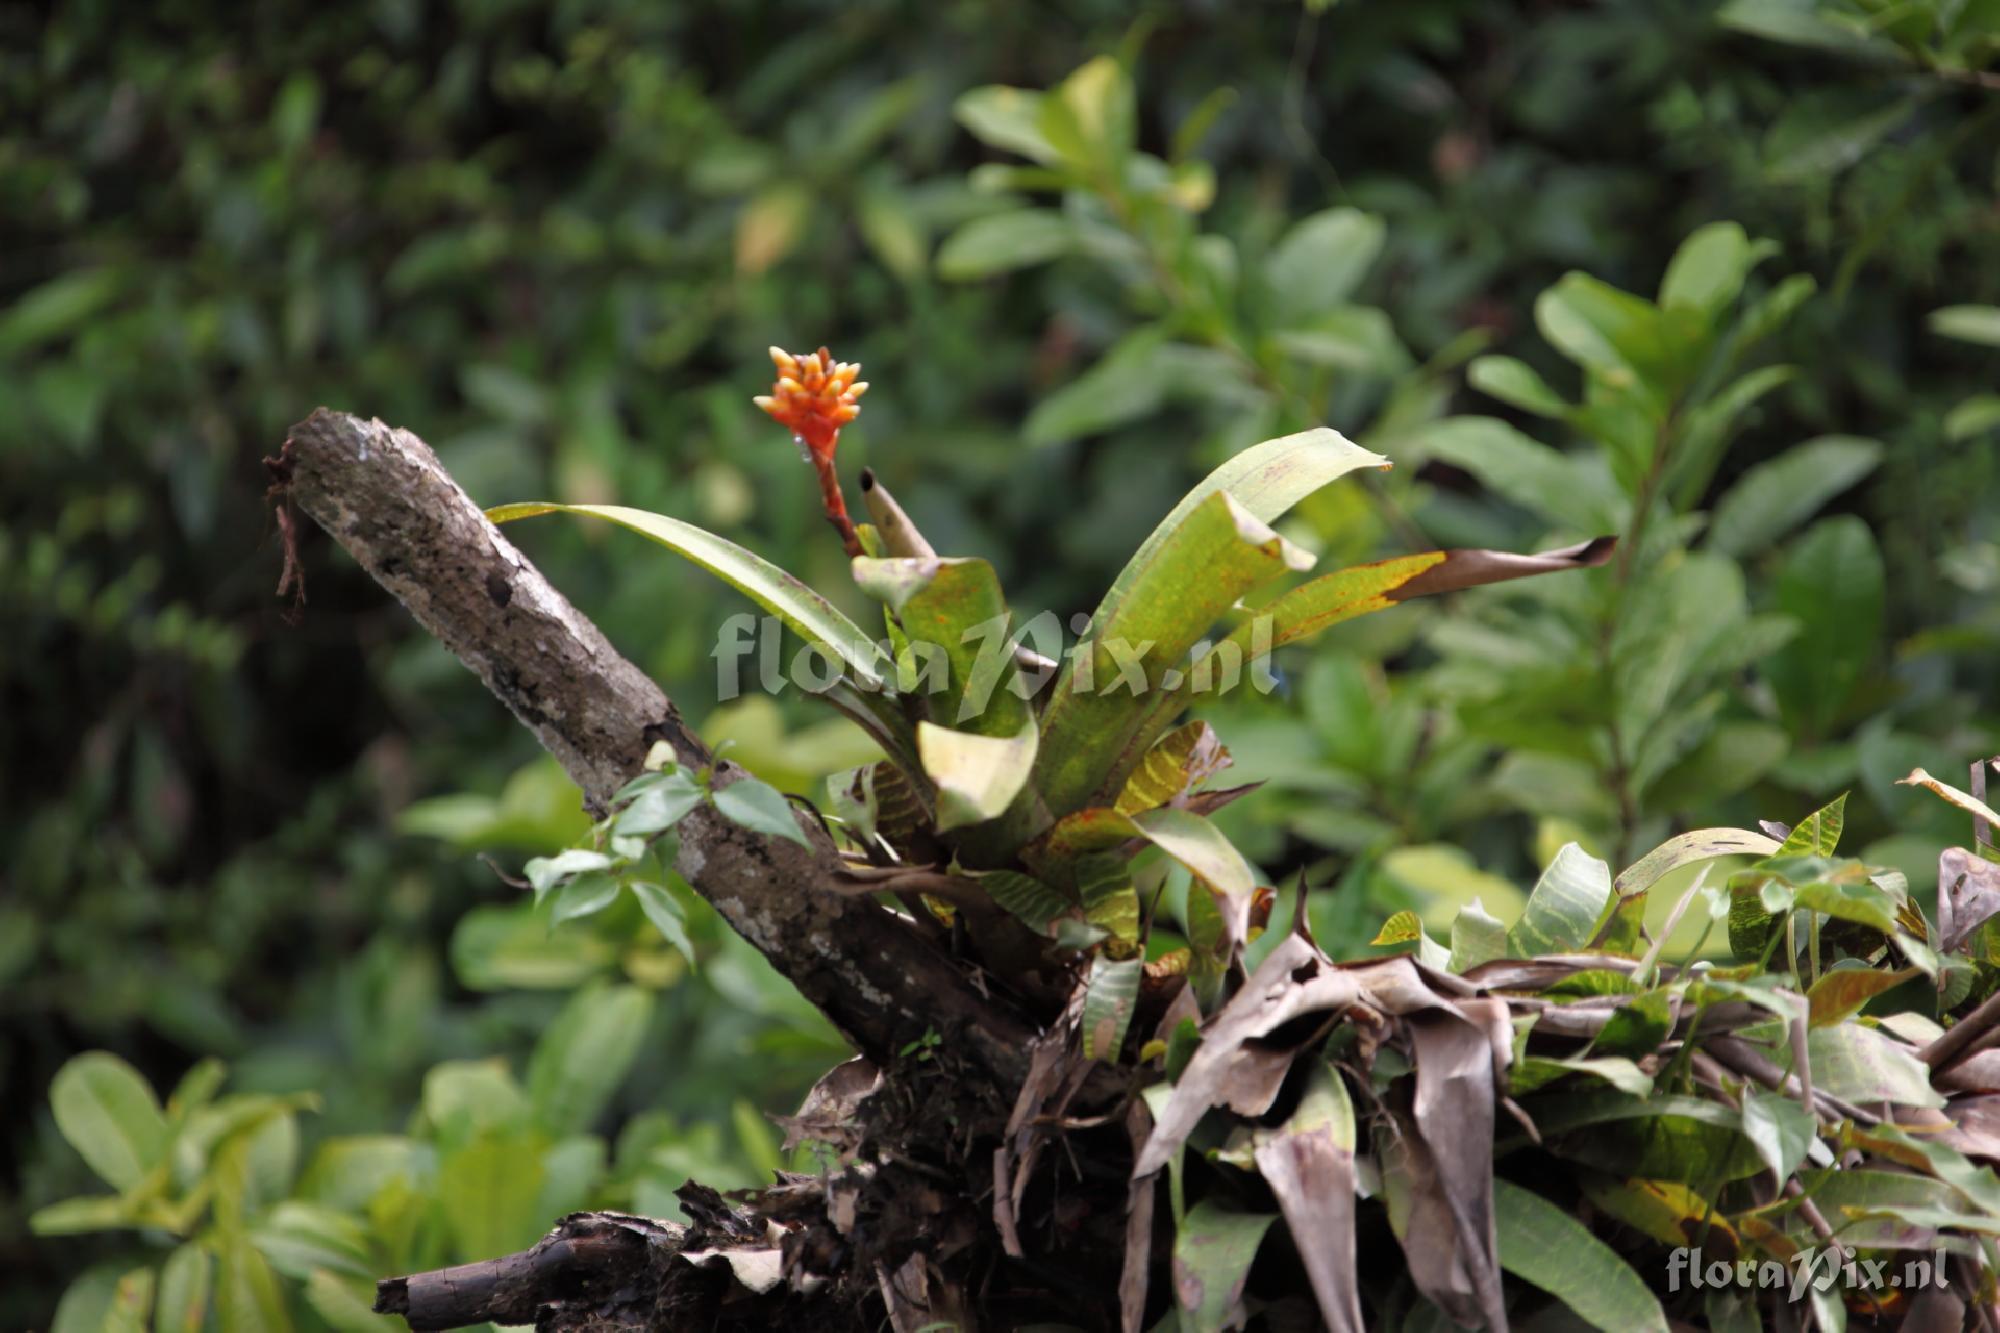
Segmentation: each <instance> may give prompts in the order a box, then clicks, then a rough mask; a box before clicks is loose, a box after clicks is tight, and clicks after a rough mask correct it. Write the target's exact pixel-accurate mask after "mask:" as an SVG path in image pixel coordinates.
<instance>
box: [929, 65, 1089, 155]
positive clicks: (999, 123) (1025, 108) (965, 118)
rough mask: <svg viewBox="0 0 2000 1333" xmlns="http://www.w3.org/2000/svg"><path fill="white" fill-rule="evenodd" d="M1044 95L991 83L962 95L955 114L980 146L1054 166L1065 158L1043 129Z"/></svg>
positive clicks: (953, 105) (957, 102)
mask: <svg viewBox="0 0 2000 1333" xmlns="http://www.w3.org/2000/svg"><path fill="white" fill-rule="evenodd" d="M1043 96H1044V95H1043V94H1042V93H1038V92H1031V91H1028V90H1027V89H1023V88H1008V87H1005V86H1002V85H999V84H990V85H988V86H986V87H983V88H974V89H973V90H972V91H970V92H968V93H964V94H962V95H961V96H960V97H959V99H958V101H956V102H955V103H953V104H952V114H953V115H955V116H956V117H957V118H958V123H959V124H961V125H963V126H965V128H966V129H967V130H970V131H971V132H972V136H973V137H974V138H976V139H978V140H979V141H980V142H981V143H984V144H988V145H990V146H992V147H994V148H1004V149H1006V150H1007V151H1008V152H1010V153H1019V154H1020V155H1021V156H1022V157H1026V158H1032V159H1033V160H1034V161H1037V162H1041V163H1043V164H1045V165H1050V166H1053V165H1055V164H1056V163H1058V162H1060V161H1061V160H1062V155H1061V154H1060V153H1058V152H1057V151H1056V149H1055V146H1054V145H1053V144H1051V143H1050V142H1049V141H1048V137H1047V136H1046V135H1044V134H1043V133H1042V131H1041V128H1040V126H1041V114H1042V100H1043Z"/></svg>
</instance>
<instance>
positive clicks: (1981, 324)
mask: <svg viewBox="0 0 2000 1333" xmlns="http://www.w3.org/2000/svg"><path fill="white" fill-rule="evenodd" d="M1925 322H1926V323H1927V324H1928V325H1929V326H1930V330H1931V332H1932V333H1936V334H1940V335H1942V336H1943V337H1946V338H1958V339H1961V340H1963V341H1965V342H1969V343H1981V344H1984V345H1985V346H1987V347H2000V305H1948V306H1945V307H1944V308H1943V309H1940V310H1933V311H1931V313H1930V318H1929V319H1928V320H1926V321H1925Z"/></svg>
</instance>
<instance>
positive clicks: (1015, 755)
mask: <svg viewBox="0 0 2000 1333" xmlns="http://www.w3.org/2000/svg"><path fill="white" fill-rule="evenodd" d="M1039 739H1040V733H1039V732H1038V731H1037V729H1036V727H1035V724H1034V721H1033V719H1030V720H1029V721H1028V723H1027V725H1025V726H1023V727H1022V728H1021V730H1020V733H1019V734H1018V735H1014V736H975V735H973V734H971V733H970V732H964V731H953V730H951V729H950V728H949V727H940V726H938V725H937V724H936V723H933V722H920V723H918V724H917V754H918V756H919V757H920V758H921V759H922V761H923V765H924V772H925V773H927V774H929V775H930V779H931V781H932V782H934V783H936V784H937V791H938V797H937V813H938V828H939V829H941V830H944V831H949V830H951V829H955V828H963V827H965V826H966V825H968V824H978V823H983V822H984V821H986V820H989V819H997V818H999V817H1000V815H1001V814H1002V813H1003V812H1005V811H1006V809H1007V807H1008V806H1009V805H1011V804H1013V801H1014V798H1015V797H1016V796H1017V795H1019V794H1020V792H1021V789H1022V788H1023V787H1024V786H1026V785H1027V781H1028V775H1029V774H1030V773H1031V772H1032V771H1033V770H1034V764H1035V752H1036V748H1037V745H1038V742H1039Z"/></svg>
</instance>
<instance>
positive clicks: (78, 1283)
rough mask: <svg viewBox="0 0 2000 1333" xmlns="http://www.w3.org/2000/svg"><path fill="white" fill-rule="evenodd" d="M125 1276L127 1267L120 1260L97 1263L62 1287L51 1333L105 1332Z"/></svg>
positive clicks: (50, 1326)
mask: <svg viewBox="0 0 2000 1333" xmlns="http://www.w3.org/2000/svg"><path fill="white" fill-rule="evenodd" d="M124 1276H125V1266H124V1265H123V1264H118V1263H103V1264H96V1265H94V1266H92V1267H91V1268H89V1269H87V1270H85V1271H84V1273H83V1274H82V1275H81V1276H80V1277H77V1278H76V1279H74V1280H73V1281H71V1283H70V1284H69V1286H68V1287H66V1288H65V1289H64V1290H63V1294H62V1300H61V1301H60V1302H58V1303H57V1305H56V1314H55V1319H54V1320H53V1321H52V1322H51V1323H50V1324H49V1333H103V1331H104V1324H105V1320H106V1318H107V1317H108V1316H109V1314H110V1312H111V1309H112V1306H113V1304H114V1303H115V1302H116V1301H117V1299H118V1284H119V1281H120V1280H121V1279H122V1278H123V1277H124Z"/></svg>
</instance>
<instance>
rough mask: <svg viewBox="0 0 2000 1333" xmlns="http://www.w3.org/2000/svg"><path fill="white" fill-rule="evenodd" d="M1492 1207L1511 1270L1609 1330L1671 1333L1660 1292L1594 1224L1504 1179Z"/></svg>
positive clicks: (1507, 1267)
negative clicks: (1594, 1232) (1593, 1228)
mask: <svg viewBox="0 0 2000 1333" xmlns="http://www.w3.org/2000/svg"><path fill="white" fill-rule="evenodd" d="M1493 1214H1494V1232H1495V1234H1496V1235H1497V1236H1498V1238H1499V1241H1500V1266H1501V1267H1502V1268H1503V1269H1505V1270H1506V1271H1507V1272H1509V1273H1512V1274H1513V1275H1514V1276H1515V1277H1518V1278H1520V1279H1522V1280H1523V1281H1525V1282H1529V1283H1532V1284H1534V1285H1535V1286H1537V1287H1540V1288H1541V1289H1542V1290H1543V1291H1546V1292H1548V1293H1549V1294H1550V1295H1551V1296H1554V1297H1555V1298H1556V1299H1557V1300H1559V1301H1561V1302H1562V1303H1563V1304H1564V1305H1567V1306H1568V1307H1569V1308H1570V1309H1571V1310H1572V1311H1573V1312H1574V1313H1575V1314H1576V1315H1577V1317H1578V1318H1580V1319H1582V1320H1583V1321H1584V1322H1586V1323H1588V1324H1590V1325H1591V1326H1592V1327H1593V1328H1600V1329H1603V1330H1605V1333H1667V1327H1668V1325H1667V1316H1666V1313H1665V1312H1664V1311H1663V1310H1661V1308H1660V1302H1659V1299H1658V1298H1657V1297H1656V1296H1654V1295H1653V1293H1652V1290H1651V1289H1650V1288H1649V1287H1647V1285H1646V1283H1645V1280H1644V1279H1642V1278H1641V1277H1640V1276H1639V1275H1638V1274H1637V1273H1635V1272H1633V1271H1632V1269H1631V1267H1630V1266H1629V1265H1627V1264H1626V1262H1625V1261H1624V1260H1623V1259H1621V1258H1619V1257H1618V1254H1617V1252H1616V1251H1614V1250H1612V1248H1611V1247H1610V1246H1608V1245H1606V1244H1605V1243H1604V1242H1603V1241H1601V1240H1599V1239H1598V1238H1597V1237H1596V1236H1594V1235H1592V1234H1591V1231H1590V1228H1589V1227H1586V1226H1585V1225H1583V1223H1581V1222H1579V1221H1577V1220H1576V1219H1575V1218H1574V1217H1572V1216H1570V1215H1569V1214H1568V1213H1566V1212H1564V1211H1563V1210H1562V1209H1560V1208H1558V1207H1556V1206H1555V1205H1554V1204H1552V1203H1550V1202H1549V1201H1548V1200H1546V1199H1544V1198H1542V1196H1541V1195H1539V1194H1535V1193H1533V1192H1532V1191H1529V1190H1525V1189H1522V1188H1521V1187H1520V1186H1519V1185H1516V1184H1514V1183H1513V1182H1512V1181H1510V1180H1505V1179H1495V1180H1494V1182H1493Z"/></svg>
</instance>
